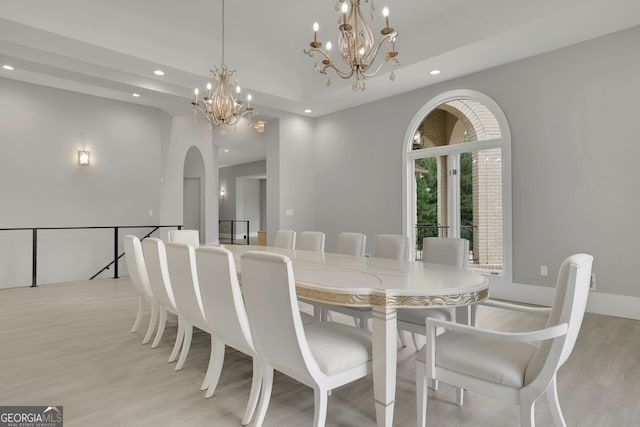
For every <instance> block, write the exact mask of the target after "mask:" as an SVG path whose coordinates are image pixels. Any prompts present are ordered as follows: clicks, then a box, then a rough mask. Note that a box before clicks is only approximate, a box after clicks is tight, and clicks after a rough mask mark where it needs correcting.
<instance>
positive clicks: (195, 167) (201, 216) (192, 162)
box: [182, 147, 206, 243]
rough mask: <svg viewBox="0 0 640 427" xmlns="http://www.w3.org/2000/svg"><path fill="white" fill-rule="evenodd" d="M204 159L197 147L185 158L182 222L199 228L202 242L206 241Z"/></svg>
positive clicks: (189, 151) (191, 149) (187, 226)
mask: <svg viewBox="0 0 640 427" xmlns="http://www.w3.org/2000/svg"><path fill="white" fill-rule="evenodd" d="M205 182H206V180H205V169H204V159H203V158H202V154H201V153H200V150H199V149H198V148H197V147H191V148H189V150H188V151H187V155H186V156H185V159H184V172H183V192H182V223H183V226H184V228H185V229H187V230H197V231H198V233H199V234H200V243H203V242H204V241H205V232H206V230H205V206H206V192H205V189H204V183H205Z"/></svg>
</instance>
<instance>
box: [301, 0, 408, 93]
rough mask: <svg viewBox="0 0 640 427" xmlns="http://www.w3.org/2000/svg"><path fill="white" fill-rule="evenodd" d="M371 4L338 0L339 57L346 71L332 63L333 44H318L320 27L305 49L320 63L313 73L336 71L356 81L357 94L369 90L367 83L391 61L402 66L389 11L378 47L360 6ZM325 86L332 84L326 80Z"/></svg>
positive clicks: (353, 86) (317, 26)
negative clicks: (380, 57)
mask: <svg viewBox="0 0 640 427" xmlns="http://www.w3.org/2000/svg"><path fill="white" fill-rule="evenodd" d="M369 1H370V0H338V2H337V3H336V11H340V15H339V17H338V24H340V25H339V26H338V31H339V33H338V44H337V50H338V56H340V58H341V60H342V62H344V63H345V64H346V66H347V68H346V70H343V69H341V68H339V67H338V66H337V65H336V64H335V63H334V62H333V60H332V59H331V48H332V45H331V42H330V41H329V42H327V43H326V46H325V48H324V49H323V48H322V42H320V41H319V40H318V30H319V28H320V26H319V25H318V23H317V22H316V23H314V24H313V41H312V42H311V43H309V46H311V48H310V49H305V50H304V53H306V54H307V55H309V56H310V57H312V58H317V59H319V60H320V62H316V63H315V66H314V69H315V70H316V71H317V72H319V73H321V74H327V71H328V70H329V69H333V70H334V71H335V73H336V74H337V75H338V76H340V77H341V78H343V79H350V78H351V77H354V78H355V81H354V82H353V85H352V88H353V90H355V91H358V90H360V91H364V90H365V89H366V86H365V83H364V81H365V79H366V78H367V77H372V76H374V75H376V74H377V73H378V72H379V71H380V69H381V68H382V66H383V65H384V64H386V63H387V62H389V61H391V62H393V63H394V66H397V65H399V62H398V60H397V59H396V56H397V55H398V52H396V37H397V36H398V33H397V32H396V31H395V30H394V29H393V28H391V27H390V26H389V9H388V8H387V7H385V8H384V9H383V10H382V15H383V16H384V20H385V25H384V27H383V28H382V30H380V34H381V35H382V38H381V39H380V40H379V41H378V42H377V43H376V42H375V39H374V37H373V32H372V31H371V28H370V27H369V25H368V24H367V21H366V19H365V17H364V15H363V14H362V12H361V10H360V4H361V3H369ZM370 6H371V20H372V21H373V12H374V6H373V0H371V1H370ZM383 47H386V54H385V56H384V60H380V61H376V60H377V59H378V53H380V51H381V50H382V48H383ZM395 78H396V77H395V74H394V73H393V71H392V72H391V74H390V75H389V79H390V80H391V81H394V80H395ZM326 85H327V86H330V85H331V80H330V79H329V78H328V77H327V81H326Z"/></svg>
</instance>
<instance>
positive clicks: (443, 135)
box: [403, 90, 511, 278]
mask: <svg viewBox="0 0 640 427" xmlns="http://www.w3.org/2000/svg"><path fill="white" fill-rule="evenodd" d="M510 142H511V140H510V132H509V127H508V123H507V121H506V117H505V116H504V113H503V112H502V110H501V109H500V107H499V106H498V105H497V104H496V103H495V102H494V101H493V100H491V98H489V97H488V96H486V95H484V94H482V93H479V92H475V91H470V90H457V91H452V92H447V93H445V94H442V95H440V96H438V97H435V98H434V99H432V100H430V101H429V102H427V103H426V104H425V105H424V106H423V107H422V108H421V109H420V111H419V112H418V113H417V114H416V115H415V116H414V118H413V120H412V122H411V125H410V126H409V129H408V130H407V133H406V136H405V145H404V153H403V169H404V181H403V187H404V207H405V215H404V217H405V224H404V225H405V230H406V233H407V235H409V236H411V237H412V241H413V243H414V245H413V247H414V254H415V256H416V258H417V259H420V257H421V250H422V239H423V238H424V237H429V236H440V237H462V238H465V239H467V240H469V247H470V252H469V266H470V268H474V269H478V270H483V271H487V272H491V273H492V274H495V275H507V276H508V277H509V278H510V276H511V274H510V270H511V268H510V265H511V262H510V261H511V222H510V218H511V185H510V184H511V166H510V159H511V155H510Z"/></svg>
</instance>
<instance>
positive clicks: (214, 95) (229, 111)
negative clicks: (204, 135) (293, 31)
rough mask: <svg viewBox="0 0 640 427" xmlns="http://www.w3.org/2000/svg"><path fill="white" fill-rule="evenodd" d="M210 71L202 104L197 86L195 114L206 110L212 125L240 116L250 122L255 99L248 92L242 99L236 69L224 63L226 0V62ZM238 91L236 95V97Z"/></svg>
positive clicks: (228, 124) (223, 124)
mask: <svg viewBox="0 0 640 427" xmlns="http://www.w3.org/2000/svg"><path fill="white" fill-rule="evenodd" d="M209 71H210V78H209V83H207V90H206V93H205V95H204V96H203V97H202V104H201V103H200V101H199V99H198V95H199V93H200V91H199V90H198V89H197V88H196V89H195V90H194V94H195V97H194V99H193V101H192V102H191V105H193V113H194V117H195V118H196V119H197V117H198V111H199V112H200V113H202V115H203V116H204V118H205V119H207V122H209V128H210V129H211V128H212V127H213V126H220V127H235V126H236V125H237V124H238V122H239V121H240V119H242V118H243V117H247V118H248V119H249V126H252V125H253V123H252V119H253V116H255V114H256V113H255V111H254V109H253V100H252V98H251V95H247V105H246V106H244V102H243V101H242V99H240V92H241V89H240V86H239V85H238V79H237V78H236V77H235V75H236V70H233V69H230V68H228V67H227V66H226V65H225V63H224V0H222V62H221V64H220V66H219V67H217V66H214V67H213V68H212V69H211V70H209ZM234 93H235V97H234Z"/></svg>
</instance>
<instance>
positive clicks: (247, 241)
mask: <svg viewBox="0 0 640 427" xmlns="http://www.w3.org/2000/svg"><path fill="white" fill-rule="evenodd" d="M248 244H249V221H247V245H248Z"/></svg>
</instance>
